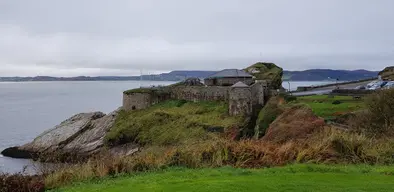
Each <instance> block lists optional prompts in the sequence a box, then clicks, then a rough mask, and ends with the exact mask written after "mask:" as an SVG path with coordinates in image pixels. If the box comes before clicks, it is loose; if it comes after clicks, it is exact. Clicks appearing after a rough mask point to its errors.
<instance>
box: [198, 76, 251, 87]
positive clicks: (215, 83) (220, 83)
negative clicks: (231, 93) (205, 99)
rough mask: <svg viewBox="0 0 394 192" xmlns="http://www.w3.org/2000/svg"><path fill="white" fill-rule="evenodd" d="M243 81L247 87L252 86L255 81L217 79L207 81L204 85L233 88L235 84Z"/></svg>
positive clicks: (249, 79) (248, 79)
mask: <svg viewBox="0 0 394 192" xmlns="http://www.w3.org/2000/svg"><path fill="white" fill-rule="evenodd" d="M239 81H242V82H243V83H245V84H246V85H251V84H252V83H253V82H254V80H253V79H252V78H233V77H232V78H216V79H205V80H204V83H205V85H207V86H231V85H234V84H235V83H238V82H239Z"/></svg>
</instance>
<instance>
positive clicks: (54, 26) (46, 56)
mask: <svg viewBox="0 0 394 192" xmlns="http://www.w3.org/2000/svg"><path fill="white" fill-rule="evenodd" d="M392 7H394V1H391V0H376V1H369V0H299V1H293V0H275V1H274V0H200V1H194V0H182V1H181V0H166V1H161V0H117V1H107V0H84V1H80V0H68V1H60V0H59V1H53V0H36V1H25V0H3V1H0V76H7V75H25V74H27V75H37V74H40V75H44V73H45V75H65V76H72V75H84V74H85V75H114V74H116V75H130V74H136V73H139V70H140V69H144V70H146V71H151V72H153V71H158V72H161V71H169V70H174V69H207V70H216V69H220V68H225V67H229V68H230V67H231V68H234V67H236V68H242V67H245V66H247V65H249V64H251V63H254V62H256V61H259V60H262V61H271V62H275V63H277V64H279V65H281V66H282V67H284V68H285V69H290V70H302V69H307V68H335V69H359V68H365V69H370V70H380V69H382V68H383V67H385V66H387V65H393V59H394V36H393V35H392V34H394V25H392V23H394V13H393V12H392V10H391V9H392Z"/></svg>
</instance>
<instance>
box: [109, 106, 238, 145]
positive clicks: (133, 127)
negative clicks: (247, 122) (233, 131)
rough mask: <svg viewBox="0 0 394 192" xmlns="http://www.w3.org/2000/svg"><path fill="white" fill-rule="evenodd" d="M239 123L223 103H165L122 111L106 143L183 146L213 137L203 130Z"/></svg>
mask: <svg viewBox="0 0 394 192" xmlns="http://www.w3.org/2000/svg"><path fill="white" fill-rule="evenodd" d="M242 119H243V118H242V117H231V116H229V115H228V105H227V104H226V103H222V102H198V103H193V102H186V101H167V102H163V103H160V104H157V105H154V106H152V107H150V108H148V109H145V110H138V111H131V112H125V111H122V112H121V113H120V115H119V116H118V118H117V119H116V122H115V125H114V127H113V129H111V131H110V132H109V133H108V134H107V136H106V138H105V139H106V142H107V143H108V144H119V143H124V142H137V143H140V144H151V145H172V144H182V143H184V142H185V141H191V140H201V139H203V140H205V139H210V138H211V136H213V135H212V134H207V132H206V131H204V128H207V127H223V128H228V127H231V126H236V125H239V124H240V123H241V122H242Z"/></svg>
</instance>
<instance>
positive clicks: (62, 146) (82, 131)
mask: <svg viewBox="0 0 394 192" xmlns="http://www.w3.org/2000/svg"><path fill="white" fill-rule="evenodd" d="M118 111H119V109H118V110H116V111H114V112H112V113H110V114H108V115H105V114H104V113H102V112H92V113H80V114H77V115H74V116H72V117H71V118H69V119H67V120H65V121H63V122H62V123H60V124H59V125H57V126H55V127H54V128H52V129H50V130H48V131H45V132H44V133H42V134H41V135H39V136H38V137H37V138H35V139H34V140H33V141H32V142H30V143H27V144H25V145H22V146H17V147H11V148H8V149H6V150H4V151H3V152H2V154H3V155H4V156H8V157H14V158H37V157H40V158H41V159H49V158H53V156H56V155H63V156H65V155H66V156H70V155H73V156H74V157H88V156H91V155H93V154H96V153H99V152H100V151H104V137H105V135H106V134H107V132H108V131H109V130H110V129H111V128H112V126H113V124H114V122H115V119H116V116H117V114H118ZM121 149H122V150H119V149H118V148H116V149H113V150H112V149H110V152H113V153H114V154H132V153H134V152H133V151H136V150H138V147H137V146H131V147H130V146H127V147H124V146H123V147H122V148H121ZM119 151H120V152H119ZM48 156H51V157H48ZM47 157H48V158H47Z"/></svg>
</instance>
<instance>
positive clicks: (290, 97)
mask: <svg viewBox="0 0 394 192" xmlns="http://www.w3.org/2000/svg"><path fill="white" fill-rule="evenodd" d="M279 96H280V97H282V98H283V99H284V100H285V101H286V102H288V103H290V102H292V101H296V100H297V97H296V96H293V95H290V94H289V93H280V94H279Z"/></svg>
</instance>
